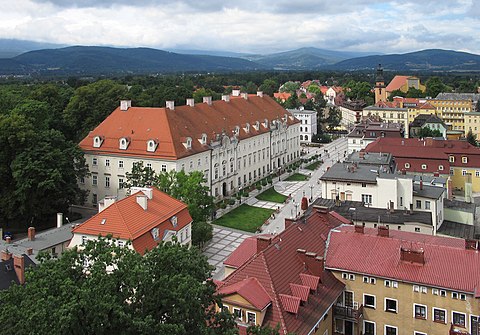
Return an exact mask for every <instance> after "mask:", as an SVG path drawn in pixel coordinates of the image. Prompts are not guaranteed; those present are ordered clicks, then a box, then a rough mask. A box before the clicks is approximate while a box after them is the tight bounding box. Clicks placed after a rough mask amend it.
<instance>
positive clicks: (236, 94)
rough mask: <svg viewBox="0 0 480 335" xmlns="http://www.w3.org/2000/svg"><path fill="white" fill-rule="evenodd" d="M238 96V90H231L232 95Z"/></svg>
mask: <svg viewBox="0 0 480 335" xmlns="http://www.w3.org/2000/svg"><path fill="white" fill-rule="evenodd" d="M239 96H240V90H232V97H239Z"/></svg>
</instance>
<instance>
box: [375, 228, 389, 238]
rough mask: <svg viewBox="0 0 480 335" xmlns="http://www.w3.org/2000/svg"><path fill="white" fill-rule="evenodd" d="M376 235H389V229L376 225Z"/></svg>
mask: <svg viewBox="0 0 480 335" xmlns="http://www.w3.org/2000/svg"><path fill="white" fill-rule="evenodd" d="M377 235H378V236H382V237H389V235H390V234H389V229H388V227H387V226H378V234H377Z"/></svg>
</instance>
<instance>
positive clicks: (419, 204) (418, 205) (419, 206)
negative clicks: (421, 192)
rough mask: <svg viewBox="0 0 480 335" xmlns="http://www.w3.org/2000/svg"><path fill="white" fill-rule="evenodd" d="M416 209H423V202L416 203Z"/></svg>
mask: <svg viewBox="0 0 480 335" xmlns="http://www.w3.org/2000/svg"><path fill="white" fill-rule="evenodd" d="M415 208H422V201H421V200H417V201H416V203H415Z"/></svg>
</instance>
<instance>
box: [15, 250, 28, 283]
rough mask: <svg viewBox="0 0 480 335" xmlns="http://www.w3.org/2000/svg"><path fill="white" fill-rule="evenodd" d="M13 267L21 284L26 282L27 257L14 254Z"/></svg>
mask: <svg viewBox="0 0 480 335" xmlns="http://www.w3.org/2000/svg"><path fill="white" fill-rule="evenodd" d="M13 268H14V269H15V273H16V275H17V278H18V282H19V283H20V285H23V284H25V259H24V258H23V256H13Z"/></svg>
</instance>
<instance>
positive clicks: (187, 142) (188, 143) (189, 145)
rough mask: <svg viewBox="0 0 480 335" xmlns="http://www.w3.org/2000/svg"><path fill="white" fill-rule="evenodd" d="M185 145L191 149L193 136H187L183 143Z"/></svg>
mask: <svg viewBox="0 0 480 335" xmlns="http://www.w3.org/2000/svg"><path fill="white" fill-rule="evenodd" d="M183 145H184V146H185V148H187V149H191V148H192V138H191V137H187V138H186V142H185V143H183Z"/></svg>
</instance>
